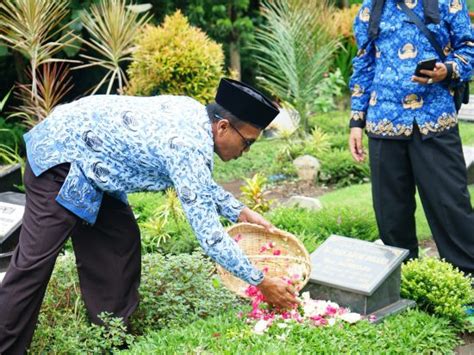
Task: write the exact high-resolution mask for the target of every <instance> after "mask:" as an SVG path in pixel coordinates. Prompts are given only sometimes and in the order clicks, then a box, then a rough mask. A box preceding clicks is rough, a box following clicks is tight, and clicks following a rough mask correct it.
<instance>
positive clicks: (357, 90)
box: [352, 84, 365, 97]
mask: <svg viewBox="0 0 474 355" xmlns="http://www.w3.org/2000/svg"><path fill="white" fill-rule="evenodd" d="M364 91H365V90H364V88H363V87H362V86H360V85H359V84H355V85H354V88H353V89H352V97H361V96H362V95H363V94H364Z"/></svg>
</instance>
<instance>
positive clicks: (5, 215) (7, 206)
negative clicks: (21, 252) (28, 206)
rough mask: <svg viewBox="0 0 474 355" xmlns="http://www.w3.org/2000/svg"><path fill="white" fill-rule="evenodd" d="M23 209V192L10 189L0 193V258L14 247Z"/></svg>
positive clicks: (18, 233)
mask: <svg viewBox="0 0 474 355" xmlns="http://www.w3.org/2000/svg"><path fill="white" fill-rule="evenodd" d="M24 211H25V195H24V194H21V193H18V192H11V191H9V192H2V193H0V259H1V257H2V255H4V254H5V253H9V252H11V251H13V249H15V246H16V244H17V243H18V237H19V235H20V227H21V222H22V219H23V213H24ZM0 261H1V260H0Z"/></svg>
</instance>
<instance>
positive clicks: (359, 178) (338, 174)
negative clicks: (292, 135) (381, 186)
mask: <svg viewBox="0 0 474 355" xmlns="http://www.w3.org/2000/svg"><path fill="white" fill-rule="evenodd" d="M369 176H370V169H369V163H368V161H367V160H366V161H365V162H363V163H357V162H355V161H354V159H353V158H352V155H351V153H350V151H349V149H348V148H346V149H340V150H337V149H336V150H332V151H330V152H329V153H327V154H325V155H323V156H322V158H321V171H320V175H319V178H320V180H321V181H323V182H326V183H328V184H336V185H337V186H338V187H343V186H349V185H352V184H360V183H363V182H368V181H369Z"/></svg>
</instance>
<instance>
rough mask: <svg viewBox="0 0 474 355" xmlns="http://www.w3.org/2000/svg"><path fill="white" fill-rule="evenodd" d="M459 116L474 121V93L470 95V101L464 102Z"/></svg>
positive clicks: (461, 118)
mask: <svg viewBox="0 0 474 355" xmlns="http://www.w3.org/2000/svg"><path fill="white" fill-rule="evenodd" d="M458 118H459V119H460V120H465V121H474V95H470V96H469V103H467V104H462V106H461V109H460V110H459V113H458Z"/></svg>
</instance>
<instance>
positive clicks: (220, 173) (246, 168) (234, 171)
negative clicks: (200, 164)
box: [214, 138, 284, 182]
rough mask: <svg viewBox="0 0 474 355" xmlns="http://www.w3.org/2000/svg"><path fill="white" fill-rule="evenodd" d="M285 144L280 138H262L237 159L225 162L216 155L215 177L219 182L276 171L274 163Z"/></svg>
mask: <svg viewBox="0 0 474 355" xmlns="http://www.w3.org/2000/svg"><path fill="white" fill-rule="evenodd" d="M283 144H284V143H283V141H282V140H280V139H265V138H261V139H259V140H258V141H257V142H255V144H253V145H252V148H251V149H250V151H249V152H248V153H244V155H243V156H242V157H241V158H239V159H237V160H231V161H229V162H223V161H222V160H220V159H219V157H217V155H215V158H214V179H216V180H217V181H219V182H229V181H232V180H236V179H243V178H244V177H251V176H252V175H253V174H255V173H257V172H260V173H262V174H264V175H267V176H268V175H270V174H272V173H274V172H273V171H272V163H273V161H274V160H275V157H276V156H277V154H278V152H279V150H280V149H281V147H282V146H283Z"/></svg>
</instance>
